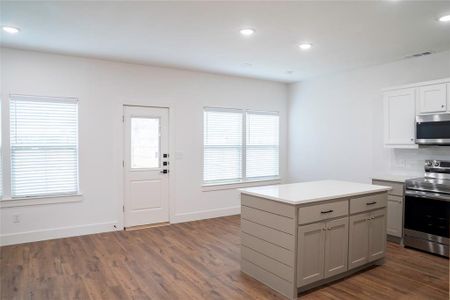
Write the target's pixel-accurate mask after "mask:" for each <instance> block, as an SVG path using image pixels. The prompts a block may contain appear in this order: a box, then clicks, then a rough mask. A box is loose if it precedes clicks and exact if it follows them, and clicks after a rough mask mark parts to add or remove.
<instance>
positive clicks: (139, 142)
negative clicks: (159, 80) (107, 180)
mask: <svg viewBox="0 0 450 300" xmlns="http://www.w3.org/2000/svg"><path fill="white" fill-rule="evenodd" d="M124 125H125V126H124V128H125V159H124V172H125V174H124V178H125V200H124V226H125V227H130V226H137V225H145V224H154V223H161V222H167V221H169V173H168V170H169V168H168V167H169V165H168V164H169V154H168V153H169V142H168V141H169V109H168V108H155V107H138V106H124ZM166 171H167V173H166Z"/></svg>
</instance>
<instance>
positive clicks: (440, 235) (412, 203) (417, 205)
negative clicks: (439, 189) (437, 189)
mask: <svg viewBox="0 0 450 300" xmlns="http://www.w3.org/2000/svg"><path fill="white" fill-rule="evenodd" d="M449 222H450V195H448V194H438V193H430V192H422V191H414V190H406V193H405V226H404V227H405V230H413V231H415V232H421V233H424V234H426V235H427V236H428V238H429V239H430V240H434V241H436V242H440V243H445V244H448V238H449V235H450V229H449Z"/></svg>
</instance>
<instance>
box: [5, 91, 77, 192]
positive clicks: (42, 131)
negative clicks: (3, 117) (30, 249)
mask: <svg viewBox="0 0 450 300" xmlns="http://www.w3.org/2000/svg"><path fill="white" fill-rule="evenodd" d="M10 140H11V196H12V197H13V198H17V197H33V196H50V195H64V194H76V193H78V102H77V100H75V99H67V98H46V97H30V96H12V97H11V102H10Z"/></svg>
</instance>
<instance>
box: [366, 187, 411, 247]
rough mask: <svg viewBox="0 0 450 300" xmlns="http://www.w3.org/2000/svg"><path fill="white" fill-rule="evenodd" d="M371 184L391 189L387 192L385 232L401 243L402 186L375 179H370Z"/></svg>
mask: <svg viewBox="0 0 450 300" xmlns="http://www.w3.org/2000/svg"><path fill="white" fill-rule="evenodd" d="M372 183H373V184H376V185H383V186H389V187H391V188H392V189H391V190H390V191H388V201H387V223H386V230H387V234H388V235H390V236H391V237H395V239H396V240H400V241H401V239H402V237H403V203H404V197H405V196H404V195H405V193H404V189H405V187H404V184H403V183H400V182H391V181H382V180H377V179H372Z"/></svg>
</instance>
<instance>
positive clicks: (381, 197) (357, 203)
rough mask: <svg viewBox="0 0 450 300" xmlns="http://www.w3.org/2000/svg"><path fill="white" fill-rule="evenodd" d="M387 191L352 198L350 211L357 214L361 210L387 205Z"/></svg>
mask: <svg viewBox="0 0 450 300" xmlns="http://www.w3.org/2000/svg"><path fill="white" fill-rule="evenodd" d="M386 205H387V193H386V192H383V193H378V194H371V195H366V196H363V197H358V198H352V199H350V213H351V214H355V213H359V212H364V211H369V210H373V209H377V208H382V207H386Z"/></svg>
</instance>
